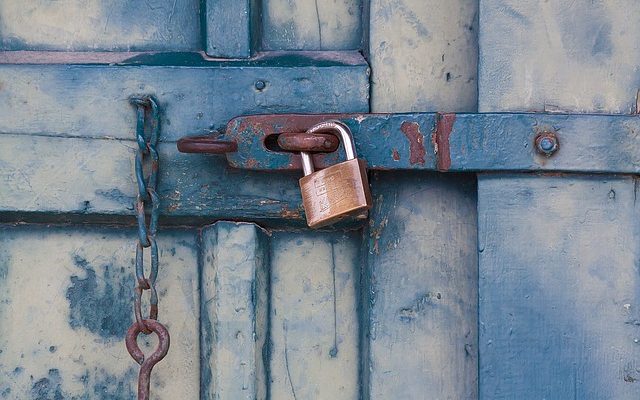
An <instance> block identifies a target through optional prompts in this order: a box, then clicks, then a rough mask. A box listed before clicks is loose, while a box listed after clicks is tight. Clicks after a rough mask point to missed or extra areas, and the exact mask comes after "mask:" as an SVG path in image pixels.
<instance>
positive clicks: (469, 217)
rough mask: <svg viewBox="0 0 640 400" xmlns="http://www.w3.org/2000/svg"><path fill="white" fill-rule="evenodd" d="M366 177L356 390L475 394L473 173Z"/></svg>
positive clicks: (377, 395) (376, 398)
mask: <svg viewBox="0 0 640 400" xmlns="http://www.w3.org/2000/svg"><path fill="white" fill-rule="evenodd" d="M371 186H372V190H373V194H374V201H375V207H374V210H373V211H372V213H371V215H370V221H369V229H368V231H367V236H368V237H366V239H367V240H368V242H369V245H368V251H367V254H366V263H365V265H366V271H365V277H366V282H367V283H366V285H367V286H365V288H366V289H365V290H366V297H365V299H364V307H368V315H367V314H365V315H364V318H365V321H366V323H367V325H368V336H367V337H365V346H367V347H368V355H367V358H366V359H365V360H364V363H365V364H364V365H365V366H364V368H366V369H365V370H364V371H363V373H364V390H365V393H366V395H365V398H368V399H371V400H382V399H434V400H435V399H476V398H477V378H478V376H477V363H478V355H477V354H478V353H477V294H478V292H477V265H478V264H477V260H478V258H477V245H476V201H475V193H476V187H475V181H474V179H473V178H472V177H465V176H456V175H446V176H444V175H436V174H425V173H422V174H421V173H404V174H402V176H398V175H396V174H392V173H383V172H376V173H374V175H373V179H372V182H371ZM366 396H368V397H366Z"/></svg>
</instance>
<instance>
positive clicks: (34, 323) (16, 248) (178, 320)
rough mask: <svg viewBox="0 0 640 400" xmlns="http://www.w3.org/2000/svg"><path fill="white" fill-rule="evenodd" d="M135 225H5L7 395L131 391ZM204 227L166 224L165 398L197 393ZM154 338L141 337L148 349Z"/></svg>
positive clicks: (0, 287) (3, 384)
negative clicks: (128, 340)
mask: <svg viewBox="0 0 640 400" xmlns="http://www.w3.org/2000/svg"><path fill="white" fill-rule="evenodd" d="M135 239H136V235H135V232H134V231H133V230H132V229H127V230H126V231H123V230H121V229H114V228H101V227H78V226H68V227H52V226H44V225H43V226H39V225H29V226H6V225H5V226H2V228H1V229H0V320H2V324H0V396H1V397H2V398H6V399H71V398H78V399H80V398H81V399H96V398H99V399H116V398H117V399H129V398H133V397H134V393H135V391H136V389H135V381H136V379H137V368H136V367H137V365H136V364H135V363H134V362H132V360H131V358H130V356H129V354H127V350H126V348H125V346H124V344H123V342H124V335H125V332H126V328H127V327H128V326H129V325H131V323H132V322H133V312H132V311H133V307H132V304H133V296H132V295H133V290H132V289H133V286H134V285H135V281H134V276H133V265H134V258H135ZM196 244H197V242H196V235H195V234H194V232H193V231H187V230H164V231H163V232H162V233H161V234H160V235H159V237H158V245H159V251H160V274H159V278H158V292H159V294H160V298H161V300H160V304H159V305H160V311H159V313H160V316H161V318H162V321H163V322H166V324H167V327H168V329H169V330H170V331H171V335H172V340H171V351H170V352H169V354H168V355H167V358H166V359H165V361H164V362H162V363H161V364H158V365H157V367H156V368H155V369H154V374H153V379H152V385H153V386H154V387H157V388H158V390H156V393H155V398H158V399H177V398H179V399H197V398H198V392H199V381H200V379H199V373H198V370H199V362H198V360H199V347H200V346H199V339H198V320H199V311H200V310H199V295H198V291H199V285H198V274H197V271H198V270H197V257H198V253H197V247H196ZM150 338H152V336H150V337H145V339H142V340H140V341H139V343H140V345H141V346H144V347H143V349H145V351H146V352H147V353H148V352H150V351H152V350H153V349H154V348H155V347H153V346H154V345H155V343H154V342H153V340H149V339H150Z"/></svg>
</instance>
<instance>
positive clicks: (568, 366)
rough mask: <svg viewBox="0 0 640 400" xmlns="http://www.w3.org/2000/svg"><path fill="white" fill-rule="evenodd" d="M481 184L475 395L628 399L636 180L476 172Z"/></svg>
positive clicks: (635, 336) (636, 389)
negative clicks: (477, 382) (478, 341)
mask: <svg viewBox="0 0 640 400" xmlns="http://www.w3.org/2000/svg"><path fill="white" fill-rule="evenodd" d="M478 186H479V187H478V215H479V250H480V383H481V385H480V388H481V389H480V397H481V398H483V399H496V400H500V399H516V398H517V399H523V400H528V399H531V400H533V399H541V398H546V399H603V400H609V399H610V400H613V399H616V400H626V399H637V398H638V397H639V396H640V385H639V384H638V381H639V380H640V373H639V372H638V359H640V347H638V344H637V342H638V340H639V333H640V331H639V330H638V320H639V319H640V314H639V313H638V307H639V306H638V300H639V298H638V297H639V294H640V291H639V289H640V280H639V278H638V276H639V275H638V264H637V260H638V256H639V253H640V248H639V246H638V240H637V237H638V233H639V232H638V224H637V221H638V217H639V215H638V207H637V206H636V198H637V182H636V181H635V180H634V178H631V177H607V176H591V177H589V176H576V175H572V176H546V177H538V176H528V175H484V176H481V178H480V180H479V183H478Z"/></svg>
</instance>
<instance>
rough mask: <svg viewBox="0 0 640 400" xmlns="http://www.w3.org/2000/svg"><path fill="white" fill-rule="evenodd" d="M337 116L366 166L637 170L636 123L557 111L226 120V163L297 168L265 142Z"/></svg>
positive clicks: (320, 158) (338, 155)
mask: <svg viewBox="0 0 640 400" xmlns="http://www.w3.org/2000/svg"><path fill="white" fill-rule="evenodd" d="M327 119H339V120H341V121H343V122H344V123H345V124H347V125H348V126H349V127H350V128H351V131H352V133H353V136H354V139H355V145H356V149H357V152H358V155H359V156H360V157H362V158H364V159H365V160H367V163H368V166H369V168H370V169H380V170H393V169H420V170H440V171H575V172H581V171H582V172H616V173H638V172H640V145H639V144H638V143H640V141H638V132H640V118H638V117H636V116H624V115H581V114H574V115H560V114H533V113H529V114H526V113H522V114H518V113H514V114H506V113H505V114H429V113H413V114H355V115H352V114H348V115H339V114H336V115H324V116H322V115H320V116H302V117H301V116H291V115H274V116H268V117H264V116H245V117H240V118H236V119H234V120H233V121H231V122H230V123H229V125H228V127H227V137H228V138H230V139H233V140H236V141H237V142H238V144H239V145H238V146H239V147H238V152H237V153H232V154H229V155H228V156H227V158H228V160H229V162H230V164H231V165H232V166H234V167H237V168H249V169H300V157H299V156H298V155H296V154H292V153H284V152H282V153H278V152H272V151H267V149H266V147H265V138H266V137H267V136H269V135H274V134H278V133H281V132H301V131H304V130H306V129H308V128H309V127H311V126H312V125H313V124H315V123H317V122H318V121H322V120H327ZM542 132H554V133H555V134H556V135H557V137H558V140H559V142H560V147H559V150H558V151H557V152H556V153H555V154H554V155H553V156H552V157H547V156H545V155H541V154H539V153H538V151H537V150H536V146H535V145H534V142H535V138H536V137H537V135H538V134H540V133H542ZM314 160H315V163H316V165H317V166H318V167H327V166H329V165H332V164H335V163H336V162H339V161H340V160H344V153H342V152H335V153H330V154H327V155H316V156H315V157H314Z"/></svg>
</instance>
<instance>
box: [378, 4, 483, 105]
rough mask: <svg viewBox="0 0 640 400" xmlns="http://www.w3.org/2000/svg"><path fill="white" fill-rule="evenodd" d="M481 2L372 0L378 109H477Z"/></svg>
mask: <svg viewBox="0 0 640 400" xmlns="http://www.w3.org/2000/svg"><path fill="white" fill-rule="evenodd" d="M477 13H478V1H476V0H455V1H453V0H450V1H441V0H370V17H369V29H370V37H369V41H370V42H369V54H370V57H369V60H370V61H371V64H372V66H373V68H372V72H373V76H372V82H373V84H372V102H371V105H372V109H373V110H374V111H376V112H389V111H395V112H408V111H445V112H454V111H455V112H458V111H467V112H470V111H476V109H477V104H476V101H477V88H476V85H477V80H476V76H477V71H476V66H477V55H478V41H477V33H476V32H477V27H478V25H477Z"/></svg>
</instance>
